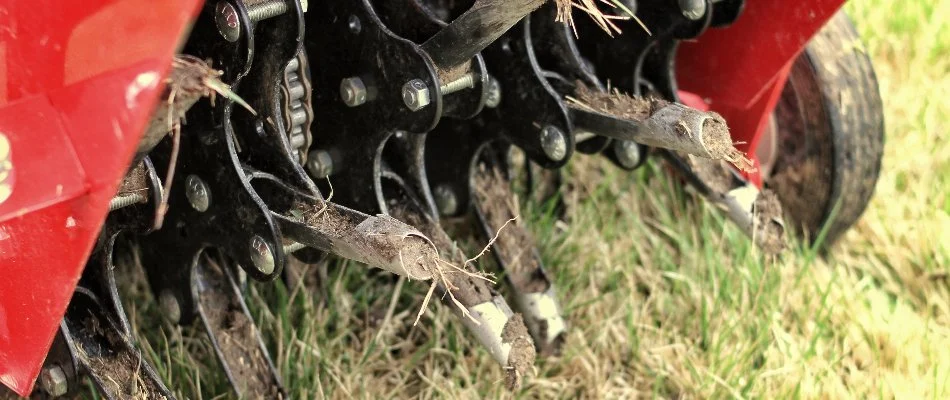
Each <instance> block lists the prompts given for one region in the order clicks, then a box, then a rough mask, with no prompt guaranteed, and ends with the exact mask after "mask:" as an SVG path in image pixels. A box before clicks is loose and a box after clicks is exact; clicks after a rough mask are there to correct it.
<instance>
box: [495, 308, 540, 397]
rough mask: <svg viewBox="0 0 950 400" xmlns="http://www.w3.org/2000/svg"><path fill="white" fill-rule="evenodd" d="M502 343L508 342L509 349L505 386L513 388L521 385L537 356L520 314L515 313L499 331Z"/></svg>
mask: <svg viewBox="0 0 950 400" xmlns="http://www.w3.org/2000/svg"><path fill="white" fill-rule="evenodd" d="M501 341H502V343H510V344H511V351H510V352H509V353H508V366H507V367H506V369H507V373H506V374H505V387H507V388H508V389H509V390H515V389H517V388H518V387H520V386H521V382H522V381H523V380H524V378H525V377H526V376H528V371H530V370H531V366H532V365H533V364H534V359H535V357H536V356H537V354H536V353H535V350H534V343H533V342H532V341H531V336H529V335H528V328H527V327H526V326H525V324H524V320H523V319H522V318H521V314H515V315H514V316H512V317H511V319H509V320H508V323H506V324H505V329H504V330H502V332H501Z"/></svg>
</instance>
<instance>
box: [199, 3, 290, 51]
mask: <svg viewBox="0 0 950 400" xmlns="http://www.w3.org/2000/svg"><path fill="white" fill-rule="evenodd" d="M242 1H243V0H242ZM303 7H304V11H306V6H305V5H304V6H303ZM289 8H290V6H288V5H287V3H286V2H285V1H284V0H268V1H264V2H261V3H257V4H253V5H250V6H248V7H247V17H248V19H250V20H251V22H260V21H263V20H265V19H268V18H273V17H276V16H278V15H281V14H283V13H286V12H287V10H288V9H289ZM214 22H215V24H216V25H217V26H218V32H219V33H221V36H223V37H224V39H225V40H227V41H229V42H236V41H237V40H238V39H240V38H241V19H240V17H239V16H238V11H237V9H236V8H234V5H233V4H231V3H228V2H227V1H225V0H219V1H218V4H217V5H215V15H214Z"/></svg>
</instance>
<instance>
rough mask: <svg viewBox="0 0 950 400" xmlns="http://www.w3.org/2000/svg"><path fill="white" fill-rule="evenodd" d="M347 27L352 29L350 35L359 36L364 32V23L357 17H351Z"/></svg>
mask: <svg viewBox="0 0 950 400" xmlns="http://www.w3.org/2000/svg"><path fill="white" fill-rule="evenodd" d="M347 26H348V27H349V28H350V33H352V34H354V35H359V34H360V32H362V31H363V23H362V22H360V18H359V17H357V16H355V15H350V19H349V21H347Z"/></svg>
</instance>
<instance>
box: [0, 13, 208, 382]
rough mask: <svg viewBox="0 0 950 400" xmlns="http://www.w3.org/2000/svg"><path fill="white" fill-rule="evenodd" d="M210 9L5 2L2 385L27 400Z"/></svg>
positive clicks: (1, 60)
mask: <svg viewBox="0 0 950 400" xmlns="http://www.w3.org/2000/svg"><path fill="white" fill-rule="evenodd" d="M202 3H203V2H202V1H200V0H166V1H158V2H156V1H152V0H83V1H46V2H43V3H42V4H37V3H36V2H28V1H19V0H0V135H3V136H4V137H5V138H6V139H7V142H8V144H9V149H8V150H9V160H7V161H9V166H11V167H12V168H10V169H12V174H8V176H6V177H5V178H6V179H4V180H2V181H0V184H7V185H8V186H9V187H10V189H11V191H10V195H9V197H8V198H7V199H0V383H2V384H4V385H7V386H9V387H10V388H12V389H13V390H14V391H16V392H17V393H19V394H22V395H26V394H29V392H30V391H31V390H32V386H33V382H34V381H35V379H36V376H37V374H38V372H39V369H40V367H41V366H42V362H43V359H44V358H45V357H46V352H47V351H48V349H49V346H50V344H51V342H52V339H53V336H54V334H55V332H56V329H57V326H58V324H59V321H60V320H61V319H62V316H63V313H64V312H65V309H66V305H67V303H68V301H69V298H70V297H71V296H72V292H73V290H74V288H75V285H76V281H77V280H78V279H79V275H80V273H81V271H82V268H83V266H84V265H85V263H86V259H87V258H88V257H89V253H90V252H91V250H92V246H93V244H94V242H95V240H96V237H97V236H98V233H99V230H100V228H101V225H102V222H103V220H104V219H105V215H106V212H107V210H108V203H109V200H110V199H111V198H112V196H113V195H114V193H115V190H116V187H117V185H118V183H119V181H120V180H121V178H122V176H124V175H125V171H126V168H127V165H128V163H129V160H130V159H131V157H132V153H133V151H134V149H135V147H136V144H137V142H138V140H139V138H140V137H141V134H142V129H144V126H145V123H146V122H147V120H148V118H149V116H150V114H151V110H152V108H153V107H154V105H155V101H156V97H157V96H158V90H159V89H160V87H161V81H162V79H163V77H164V76H165V74H166V73H167V71H168V67H169V65H170V61H171V57H172V55H173V54H174V52H175V51H176V48H177V47H178V45H179V43H180V41H181V39H182V38H183V34H184V33H185V32H186V31H187V29H188V28H189V24H190V23H191V21H192V20H193V19H194V17H195V15H196V13H197V11H198V10H199V6H200V5H201V4H202ZM3 161H4V160H0V162H3ZM11 177H12V179H11ZM10 183H12V185H9V184H10Z"/></svg>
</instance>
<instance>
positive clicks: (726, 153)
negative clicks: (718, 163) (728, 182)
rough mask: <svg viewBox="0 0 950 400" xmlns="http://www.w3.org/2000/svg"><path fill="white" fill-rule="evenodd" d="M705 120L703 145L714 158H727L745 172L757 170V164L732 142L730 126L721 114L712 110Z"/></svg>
mask: <svg viewBox="0 0 950 400" xmlns="http://www.w3.org/2000/svg"><path fill="white" fill-rule="evenodd" d="M708 114H709V115H710V117H711V118H709V119H707V120H706V121H705V122H703V138H702V139H703V145H704V146H706V150H707V151H709V154H710V155H711V156H712V158H714V159H718V160H726V161H729V162H730V163H732V164H733V165H735V166H736V168H739V169H740V170H742V171H745V172H753V171H755V164H754V163H753V162H752V160H751V159H749V157H747V156H746V155H745V153H743V152H742V151H740V150H739V149H737V148H736V147H735V145H734V144H733V143H732V135H730V134H729V127H728V126H727V125H726V120H725V119H724V118H722V116H721V115H719V114H717V113H714V112H710V113H708Z"/></svg>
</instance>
